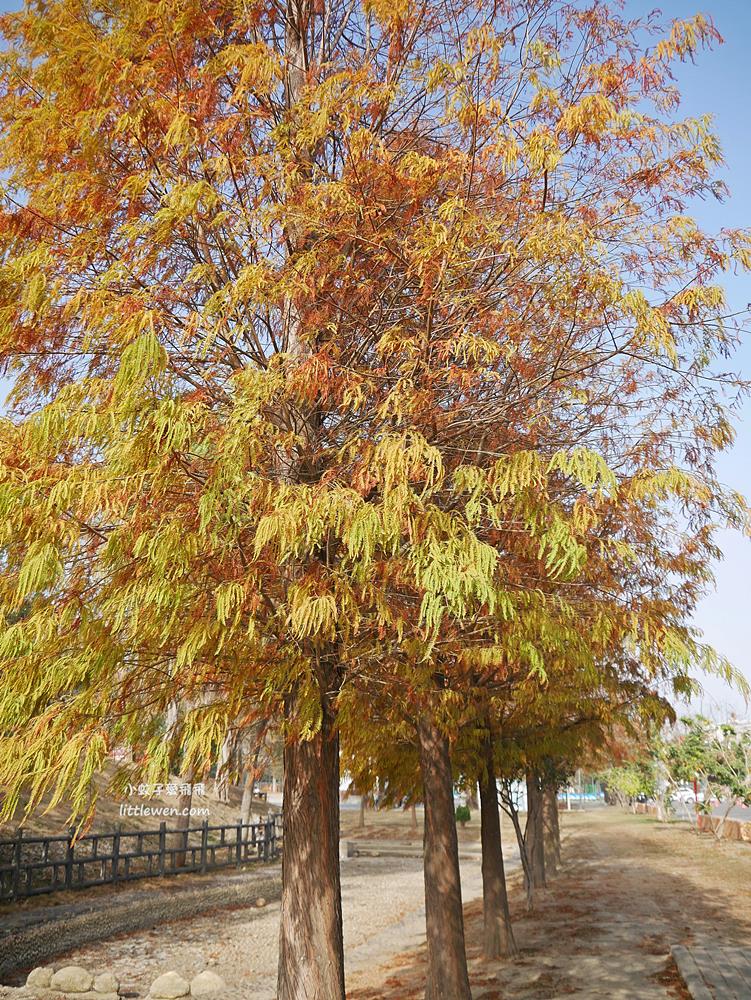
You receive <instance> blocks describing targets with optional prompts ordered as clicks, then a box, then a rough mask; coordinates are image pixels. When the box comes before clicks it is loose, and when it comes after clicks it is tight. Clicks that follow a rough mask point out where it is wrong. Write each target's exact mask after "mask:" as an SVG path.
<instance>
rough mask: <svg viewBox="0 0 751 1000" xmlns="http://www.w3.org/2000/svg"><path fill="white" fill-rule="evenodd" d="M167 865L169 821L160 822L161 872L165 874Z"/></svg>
mask: <svg viewBox="0 0 751 1000" xmlns="http://www.w3.org/2000/svg"><path fill="white" fill-rule="evenodd" d="M166 865H167V821H166V820H162V822H161V823H160V824H159V874H160V875H164V871H165V867H166Z"/></svg>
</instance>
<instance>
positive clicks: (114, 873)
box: [112, 826, 120, 882]
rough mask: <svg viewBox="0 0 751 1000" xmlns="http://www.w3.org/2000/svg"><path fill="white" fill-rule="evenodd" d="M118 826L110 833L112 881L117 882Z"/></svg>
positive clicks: (118, 857)
mask: <svg viewBox="0 0 751 1000" xmlns="http://www.w3.org/2000/svg"><path fill="white" fill-rule="evenodd" d="M119 868H120V827H119V826H118V827H117V829H116V830H115V832H114V834H113V835H112V881H113V882H117V880H118V878H119V876H120V872H119Z"/></svg>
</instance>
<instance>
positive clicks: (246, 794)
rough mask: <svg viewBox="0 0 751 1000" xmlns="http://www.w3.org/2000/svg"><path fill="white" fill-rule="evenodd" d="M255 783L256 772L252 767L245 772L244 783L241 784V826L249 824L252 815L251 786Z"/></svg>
mask: <svg viewBox="0 0 751 1000" xmlns="http://www.w3.org/2000/svg"><path fill="white" fill-rule="evenodd" d="M255 783H256V771H255V768H254V767H249V768H248V769H247V771H246V772H245V782H244V783H243V797H242V801H241V802H240V819H241V820H242V822H243V825H246V826H247V824H248V823H250V822H251V817H252V815H253V786H254V785H255Z"/></svg>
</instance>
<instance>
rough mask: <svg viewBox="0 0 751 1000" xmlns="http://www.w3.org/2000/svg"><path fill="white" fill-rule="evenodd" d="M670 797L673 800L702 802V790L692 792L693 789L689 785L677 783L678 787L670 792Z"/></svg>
mask: <svg viewBox="0 0 751 1000" xmlns="http://www.w3.org/2000/svg"><path fill="white" fill-rule="evenodd" d="M670 798H671V799H672V800H673V802H703V801H704V792H702V791H698V792H697V793H696V794H694V789H693V787H692V786H691V785H678V787H677V788H676V789H675V790H674V791H673V792H671V795H670Z"/></svg>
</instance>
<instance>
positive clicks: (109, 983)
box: [94, 972, 120, 993]
mask: <svg viewBox="0 0 751 1000" xmlns="http://www.w3.org/2000/svg"><path fill="white" fill-rule="evenodd" d="M119 989H120V980H119V979H118V978H117V976H115V975H113V974H112V973H111V972H100V973H99V975H98V976H95V977H94V990H95V991H96V992H97V993H117V991H118V990H119Z"/></svg>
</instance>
